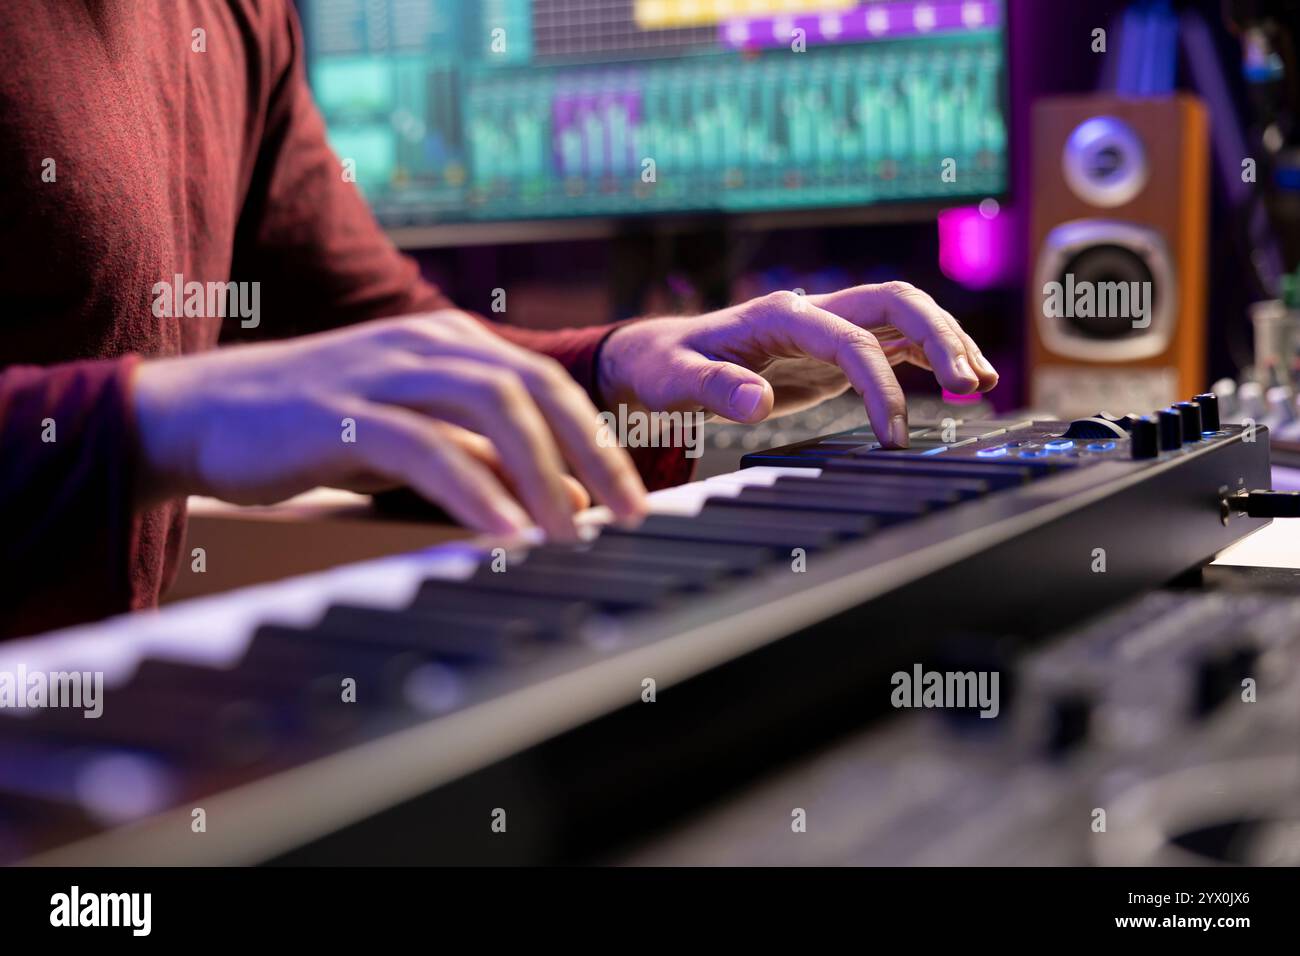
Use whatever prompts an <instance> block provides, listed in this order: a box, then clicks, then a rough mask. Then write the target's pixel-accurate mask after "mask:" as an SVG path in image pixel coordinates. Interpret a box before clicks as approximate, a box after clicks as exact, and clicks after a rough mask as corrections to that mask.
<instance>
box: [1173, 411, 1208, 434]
mask: <svg viewBox="0 0 1300 956" xmlns="http://www.w3.org/2000/svg"><path fill="white" fill-rule="evenodd" d="M1174 408H1176V409H1177V410H1178V414H1179V415H1182V416H1183V441H1185V442H1188V441H1200V440H1201V432H1202V431H1204V430H1205V429H1203V428H1202V427H1201V406H1200V405H1198V404H1196V403H1195V402H1177V403H1175V405H1174Z"/></svg>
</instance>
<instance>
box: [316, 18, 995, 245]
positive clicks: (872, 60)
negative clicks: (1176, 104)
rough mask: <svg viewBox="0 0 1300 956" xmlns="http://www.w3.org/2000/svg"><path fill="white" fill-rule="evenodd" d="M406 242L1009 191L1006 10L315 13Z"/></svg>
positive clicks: (386, 218) (339, 101) (357, 160)
mask: <svg viewBox="0 0 1300 956" xmlns="http://www.w3.org/2000/svg"><path fill="white" fill-rule="evenodd" d="M300 6H301V7H302V12H303V21H304V26H305V30H306V36H307V47H308V49H307V53H308V64H309V77H310V82H311V84H312V86H313V89H314V93H315V96H316V98H317V101H318V103H319V105H320V108H321V111H322V113H323V114H324V117H325V120H326V123H327V126H328V129H329V136H330V141H331V143H332V145H333V146H334V148H335V150H336V151H337V153H338V154H339V157H340V159H341V161H342V162H343V164H344V170H345V175H349V174H350V175H355V179H356V181H357V183H358V184H359V186H360V188H361V189H362V191H363V192H364V193H365V195H366V196H367V198H368V199H369V200H370V202H371V203H372V205H373V207H374V209H375V212H376V214H377V215H378V217H379V219H380V221H381V222H383V223H384V224H386V225H388V226H393V227H400V226H426V225H436V224H441V223H466V222H491V221H512V220H550V219H558V218H570V217H625V216H636V215H644V214H666V213H702V212H715V213H716V212H723V213H747V212H766V213H770V212H780V211H785V210H807V209H831V208H843V207H854V208H871V207H876V206H882V205H883V204H887V203H899V202H910V203H917V202H928V201H941V202H950V201H952V200H954V199H957V200H960V199H962V198H968V197H977V196H979V197H982V196H987V195H991V194H992V195H996V194H998V193H1001V192H1002V191H1003V190H1004V189H1005V181H1006V176H1007V167H1006V153H1007V134H1006V123H1005V115H1004V100H1005V97H1004V84H1005V79H1006V66H1005V44H1004V39H1003V36H1002V27H1003V19H1004V9H1003V0H873V2H868V3H860V2H856V0H300Z"/></svg>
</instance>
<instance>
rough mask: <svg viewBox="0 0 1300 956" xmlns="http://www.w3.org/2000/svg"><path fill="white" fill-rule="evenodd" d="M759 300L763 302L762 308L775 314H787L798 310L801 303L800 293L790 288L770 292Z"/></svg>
mask: <svg viewBox="0 0 1300 956" xmlns="http://www.w3.org/2000/svg"><path fill="white" fill-rule="evenodd" d="M759 301H760V302H761V303H762V308H763V309H764V310H765V311H766V312H768V313H769V314H773V315H787V314H789V313H791V312H795V311H797V310H798V308H799V305H800V300H799V295H798V294H797V293H794V292H791V291H789V290H788V289H778V290H777V291H775V292H769V293H767V295H765V296H763V297H762V298H761V299H760V300H759Z"/></svg>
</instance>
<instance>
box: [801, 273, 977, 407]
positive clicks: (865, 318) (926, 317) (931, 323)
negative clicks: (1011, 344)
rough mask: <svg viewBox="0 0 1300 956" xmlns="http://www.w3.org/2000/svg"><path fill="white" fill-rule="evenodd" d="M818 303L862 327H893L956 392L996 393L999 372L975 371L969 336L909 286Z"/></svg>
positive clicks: (861, 290)
mask: <svg viewBox="0 0 1300 956" xmlns="http://www.w3.org/2000/svg"><path fill="white" fill-rule="evenodd" d="M814 299H815V301H816V304H817V305H818V306H820V307H822V308H825V309H828V310H830V311H831V312H834V313H835V314H836V315H840V316H843V317H844V318H845V319H847V320H849V321H850V322H852V323H854V324H855V325H860V326H862V327H863V328H867V329H870V328H871V327H872V326H876V325H882V324H889V325H892V326H894V327H895V328H896V329H898V330H899V331H900V332H902V333H903V335H905V336H906V337H907V338H908V339H909V340H910V341H912V342H913V343H915V344H917V345H919V346H921V348H922V349H923V350H924V351H925V355H926V358H927V359H928V360H929V362H930V366H931V368H932V369H933V370H934V373H935V377H936V378H937V379H938V380H939V383H940V384H941V385H943V387H944V388H946V389H948V390H949V391H951V392H956V393H958V394H965V393H967V392H972V391H975V390H976V389H978V388H982V387H987V388H992V387H993V385H994V384H996V382H997V377H996V373H993V374H992V375H989V374H987V373H985V374H981V373H979V372H977V371H976V370H975V364H974V363H975V361H976V359H975V356H974V355H973V354H972V353H971V352H970V351H969V350H968V348H967V340H968V337H963V335H961V334H959V333H958V331H957V329H958V326H957V323H956V320H955V319H953V318H952V317H951V316H950V315H948V313H947V312H945V311H944V310H943V309H941V308H940V307H939V306H938V304H937V303H936V302H935V301H934V300H933V299H932V298H930V296H928V295H927V294H926V293H924V292H922V291H921V290H920V289H917V288H915V287H914V286H911V285H908V284H907V283H906V282H885V283H882V284H879V285H863V286H856V287H854V288H851V289H843V290H841V291H839V292H831V293H827V294H826V295H819V296H815V297H814ZM981 358H982V356H981ZM986 364H987V363H986Z"/></svg>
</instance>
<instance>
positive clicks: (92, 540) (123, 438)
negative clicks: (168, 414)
mask: <svg viewBox="0 0 1300 956" xmlns="http://www.w3.org/2000/svg"><path fill="white" fill-rule="evenodd" d="M137 361H138V360H137V358H136V357H134V356H131V357H127V358H123V359H117V360H113V361H88V362H73V363H69V364H66V365H54V366H47V367H36V366H24V365H15V366H10V367H8V368H5V369H3V370H0V449H2V450H3V451H2V454H3V461H2V462H0V465H2V467H0V528H3V529H4V532H3V533H2V534H0V567H3V568H4V569H5V575H6V577H7V579H8V580H6V582H5V586H6V587H5V590H6V591H8V590H9V588H10V587H12V588H13V591H12V593H13V595H15V596H16V597H17V598H18V599H17V600H6V601H0V634H5V635H12V634H25V633H33V632H35V631H38V630H46V629H49V628H55V627H60V626H63V625H67V624H72V623H75V622H77V621H81V620H86V619H89V618H93V617H103V616H104V615H107V614H112V613H116V612H119V611H122V610H124V609H125V608H127V607H129V606H130V605H131V603H132V596H133V592H132V586H131V576H130V568H131V566H132V563H131V560H130V559H131V548H132V546H133V542H134V540H135V530H134V519H133V517H132V507H131V500H132V494H133V488H134V481H135V472H134V463H135V460H136V458H135V451H134V448H135V440H134V435H133V434H132V432H131V430H130V425H129V423H130V421H131V417H130V415H129V414H128V403H129V400H128V386H129V383H130V377H131V371H132V368H133V367H134V365H135V363H136V362H137Z"/></svg>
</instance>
